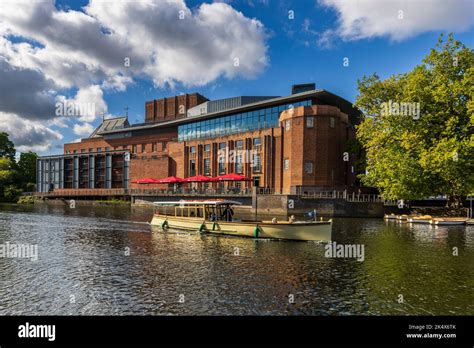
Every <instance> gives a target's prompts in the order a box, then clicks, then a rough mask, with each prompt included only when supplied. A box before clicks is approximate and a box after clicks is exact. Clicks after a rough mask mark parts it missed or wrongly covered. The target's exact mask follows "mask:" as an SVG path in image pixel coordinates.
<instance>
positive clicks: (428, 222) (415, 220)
mask: <svg viewBox="0 0 474 348" xmlns="http://www.w3.org/2000/svg"><path fill="white" fill-rule="evenodd" d="M408 222H409V223H412V224H430V223H431V219H429V220H428V219H408Z"/></svg>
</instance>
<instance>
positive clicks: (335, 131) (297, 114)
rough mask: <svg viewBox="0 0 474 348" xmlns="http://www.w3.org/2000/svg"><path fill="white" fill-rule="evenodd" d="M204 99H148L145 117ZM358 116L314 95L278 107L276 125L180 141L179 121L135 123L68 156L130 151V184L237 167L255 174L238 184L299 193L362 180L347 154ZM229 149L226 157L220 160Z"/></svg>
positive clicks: (175, 115)
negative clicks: (301, 103) (306, 101)
mask: <svg viewBox="0 0 474 348" xmlns="http://www.w3.org/2000/svg"><path fill="white" fill-rule="evenodd" d="M300 99H301V98H300ZM204 101H207V99H206V98H205V97H203V96H201V95H200V94H197V93H195V94H186V95H180V96H175V97H172V98H164V99H160V100H153V101H150V102H146V106H145V108H146V114H145V121H146V122H149V123H153V124H154V123H159V122H160V121H172V120H178V119H180V118H185V114H180V113H179V107H178V106H179V105H184V107H185V108H186V109H187V108H189V107H192V106H195V105H197V104H199V103H202V102H204ZM348 104H349V103H348V102H346V105H345V107H346V108H345V110H348V108H347V105H348ZM270 106H271V105H270ZM217 117H220V116H217ZM354 117H355V116H354V113H351V114H350V115H349V114H348V113H344V112H343V111H341V108H340V107H339V106H336V105H325V104H321V102H320V101H319V100H315V99H314V100H313V101H312V104H311V105H310V106H298V107H295V108H290V109H286V110H284V111H282V112H279V119H278V117H277V118H276V120H277V121H279V122H277V123H278V125H277V126H273V127H268V128H260V129H257V130H253V131H246V132H241V133H238V132H234V134H227V135H221V136H214V137H209V138H207V139H199V140H190V141H178V127H177V125H170V124H169V123H167V124H166V125H163V126H161V125H158V126H156V127H155V126H154V128H146V127H142V128H140V127H136V128H134V127H133V126H131V127H128V128H124V129H122V130H120V131H117V133H116V134H115V133H114V134H113V136H112V135H111V136H109V135H108V134H105V135H99V136H97V137H92V138H86V139H82V141H81V142H78V143H71V144H65V145H64V155H65V156H68V157H70V158H75V157H78V158H79V159H80V158H81V157H85V156H88V154H92V153H94V154H100V153H102V152H104V153H108V152H114V151H121V152H122V153H123V152H129V153H130V162H129V166H128V168H127V170H128V173H129V188H138V187H141V188H143V186H141V185H137V184H133V183H132V181H134V180H138V179H142V178H145V177H152V178H155V179H161V178H164V177H167V176H170V175H175V176H178V177H183V178H185V177H189V176H192V175H208V176H212V177H214V176H218V175H221V174H224V173H235V172H237V173H239V174H243V175H245V176H246V177H248V178H251V179H253V180H254V181H253V182H242V183H239V184H238V185H240V186H241V187H246V188H250V187H252V186H254V184H255V183H257V182H258V186H260V187H266V188H270V189H273V190H274V191H275V192H278V193H284V194H289V193H294V191H295V190H296V188H297V187H315V186H317V187H336V186H337V187H343V186H346V187H347V186H351V185H354V183H355V179H356V177H355V173H354V170H353V162H354V160H355V158H354V156H352V155H351V156H349V160H348V161H345V160H344V152H345V147H346V143H347V141H348V140H351V139H354V137H355V129H354V126H353V124H352V122H351V120H354ZM193 120H194V118H193ZM190 122H191V121H190ZM223 153H224V154H225V160H224V163H223V164H220V163H219V162H220V157H219V156H220V155H222V154H223ZM232 155H233V156H232ZM239 159H242V161H239ZM193 161H194V162H193ZM258 164H259V165H258ZM193 167H194V169H195V171H194V172H192V168H193ZM114 185H115V184H114ZM225 185H226V186H227V185H234V183H226V184H225ZM163 186H164V185H161V187H163ZM114 187H115V186H114ZM153 187H157V188H159V187H160V185H154V186H153Z"/></svg>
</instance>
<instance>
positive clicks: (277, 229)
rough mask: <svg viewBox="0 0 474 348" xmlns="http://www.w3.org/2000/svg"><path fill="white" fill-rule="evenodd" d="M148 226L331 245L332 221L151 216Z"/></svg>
mask: <svg viewBox="0 0 474 348" xmlns="http://www.w3.org/2000/svg"><path fill="white" fill-rule="evenodd" d="M151 225H153V226H158V227H161V228H162V229H164V230H165V229H176V230H188V231H189V230H191V231H200V232H207V233H215V234H223V235H232V236H241V237H253V238H272V239H288V240H305V241H330V240H331V233H332V221H331V220H330V221H311V222H294V223H290V222H286V221H284V222H277V223H272V222H271V221H262V222H256V221H248V222H247V221H232V222H225V221H217V222H212V221H203V219H202V218H194V217H181V216H180V217H175V216H166V215H160V214H154V215H153V219H152V221H151Z"/></svg>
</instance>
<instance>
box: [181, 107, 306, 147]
mask: <svg viewBox="0 0 474 348" xmlns="http://www.w3.org/2000/svg"><path fill="white" fill-rule="evenodd" d="M308 105H311V100H303V101H300V102H296V103H289V104H282V105H279V106H274V107H271V108H264V109H258V110H254V111H248V112H243V113H238V114H233V115H229V116H225V117H219V118H216V119H212V120H203V121H196V122H193V123H189V124H185V125H181V126H178V140H179V141H190V140H195V139H206V138H211V137H216V136H224V135H228V134H235V133H242V132H247V131H251V130H256V129H263V128H271V127H278V125H279V116H280V113H281V112H283V111H284V110H288V109H289V108H290V107H292V106H293V107H298V106H308Z"/></svg>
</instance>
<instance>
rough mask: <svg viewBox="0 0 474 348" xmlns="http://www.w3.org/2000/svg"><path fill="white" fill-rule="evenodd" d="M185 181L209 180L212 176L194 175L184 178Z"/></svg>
mask: <svg viewBox="0 0 474 348" xmlns="http://www.w3.org/2000/svg"><path fill="white" fill-rule="evenodd" d="M184 181H185V182H211V181H212V178H210V177H208V176H204V175H195V176H191V177H189V178H186V179H184Z"/></svg>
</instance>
